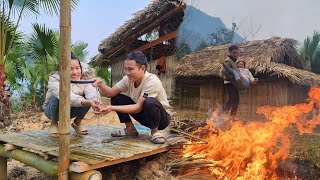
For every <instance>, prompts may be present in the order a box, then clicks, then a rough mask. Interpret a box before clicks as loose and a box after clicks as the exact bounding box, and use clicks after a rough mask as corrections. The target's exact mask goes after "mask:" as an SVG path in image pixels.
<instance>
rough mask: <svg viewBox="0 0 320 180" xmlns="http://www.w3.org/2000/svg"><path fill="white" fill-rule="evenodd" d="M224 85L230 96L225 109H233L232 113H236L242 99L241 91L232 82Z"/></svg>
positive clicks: (227, 110)
mask: <svg viewBox="0 0 320 180" xmlns="http://www.w3.org/2000/svg"><path fill="white" fill-rule="evenodd" d="M224 87H225V89H226V91H227V93H228V96H229V98H228V101H227V103H226V105H225V107H224V110H223V111H224V112H226V113H229V111H230V110H231V111H230V115H236V114H237V110H238V106H239V101H240V98H239V91H238V89H237V88H236V87H234V85H233V84H232V83H227V84H224Z"/></svg>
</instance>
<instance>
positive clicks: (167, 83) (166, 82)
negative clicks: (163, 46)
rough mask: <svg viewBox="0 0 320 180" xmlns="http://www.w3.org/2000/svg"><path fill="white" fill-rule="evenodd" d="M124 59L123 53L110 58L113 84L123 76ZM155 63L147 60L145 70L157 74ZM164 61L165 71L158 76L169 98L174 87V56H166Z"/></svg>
mask: <svg viewBox="0 0 320 180" xmlns="http://www.w3.org/2000/svg"><path fill="white" fill-rule="evenodd" d="M124 60H125V55H123V56H119V57H116V58H114V59H112V61H113V62H114V63H112V64H111V76H112V85H115V84H116V83H117V82H119V81H120V80H121V79H122V77H123V76H124ZM156 63H157V61H156V60H154V61H149V63H148V68H147V71H148V72H151V73H153V74H156V75H157V70H156ZM166 63H167V64H166V66H167V70H166V73H164V74H163V73H161V74H160V76H158V77H159V79H160V80H161V82H162V84H163V87H164V89H165V90H166V93H167V95H168V98H171V97H172V95H173V91H174V89H175V76H174V72H173V68H174V65H175V63H176V58H175V56H169V57H167V59H166Z"/></svg>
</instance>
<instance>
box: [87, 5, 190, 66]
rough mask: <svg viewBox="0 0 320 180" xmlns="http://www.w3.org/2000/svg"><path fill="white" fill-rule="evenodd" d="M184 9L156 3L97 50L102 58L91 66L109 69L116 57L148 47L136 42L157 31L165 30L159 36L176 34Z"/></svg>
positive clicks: (92, 60) (95, 60)
mask: <svg viewBox="0 0 320 180" xmlns="http://www.w3.org/2000/svg"><path fill="white" fill-rule="evenodd" d="M184 9H185V4H184V3H183V2H182V0H153V1H152V2H151V3H150V4H149V5H148V6H147V7H145V8H144V9H143V10H141V11H138V12H136V13H135V14H134V17H133V18H132V19H130V20H128V21H126V22H125V23H124V24H123V25H122V26H120V27H119V28H118V29H117V30H116V31H115V32H114V33H112V34H111V35H110V36H109V37H107V38H106V39H104V40H103V41H101V44H100V45H99V47H98V50H99V52H100V54H98V55H96V56H95V57H93V58H92V59H91V64H94V65H110V64H111V63H112V62H110V61H112V58H113V57H116V56H118V55H119V54H122V53H123V52H128V51H130V50H133V49H136V48H138V47H140V46H142V45H145V44H146V43H147V42H143V41H137V39H138V38H139V37H141V36H142V35H144V34H145V33H148V32H151V31H152V30H154V29H155V28H156V27H161V28H163V29H161V30H163V32H159V33H160V36H161V35H164V34H169V33H171V32H174V31H175V30H176V29H177V28H178V27H179V25H180V23H181V22H182V21H183V16H184ZM161 33H162V34H161ZM158 49H162V50H163V51H165V50H166V51H168V50H169V48H165V47H160V48H159V47H158ZM171 51H173V48H171ZM166 53H168V52H166ZM169 53H172V52H169Z"/></svg>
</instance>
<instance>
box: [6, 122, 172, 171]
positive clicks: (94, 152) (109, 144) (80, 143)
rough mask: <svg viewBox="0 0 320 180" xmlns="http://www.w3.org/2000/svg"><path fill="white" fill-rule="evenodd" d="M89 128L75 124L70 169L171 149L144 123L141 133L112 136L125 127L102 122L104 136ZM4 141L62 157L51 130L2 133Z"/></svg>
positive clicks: (120, 161)
mask: <svg viewBox="0 0 320 180" xmlns="http://www.w3.org/2000/svg"><path fill="white" fill-rule="evenodd" d="M86 128H87V129H88V132H89V134H88V135H85V136H79V135H76V134H75V132H74V130H73V129H72V128H71V134H70V142H71V143H70V160H71V164H70V167H69V170H70V171H73V172H77V173H81V172H86V171H89V170H93V169H97V168H101V167H106V166H110V165H114V164H118V163H122V162H126V161H131V160H135V159H139V158H142V157H146V156H150V155H154V154H158V153H161V152H165V151H167V150H168V149H169V145H168V144H162V145H161V144H153V143H151V142H150V130H149V129H148V128H145V127H143V126H139V125H137V126H136V128H137V130H138V132H139V136H137V137H111V135H110V134H111V132H112V131H114V130H117V129H120V130H122V127H119V126H111V125H108V126H107V125H100V126H99V129H100V140H99V131H98V128H97V126H86ZM122 132H123V130H122ZM164 134H165V136H168V135H169V132H167V131H165V132H164ZM101 140H102V143H101ZM1 144H2V147H3V145H4V144H11V145H14V146H15V147H17V149H20V150H23V151H24V152H32V153H36V154H37V155H38V156H42V157H44V159H45V160H48V159H50V161H57V159H58V154H59V152H58V147H59V145H58V138H51V137H48V131H47V130H37V131H25V132H20V133H10V134H2V135H0V145H1ZM0 151H1V150H0ZM0 155H1V152H0ZM48 157H50V158H48Z"/></svg>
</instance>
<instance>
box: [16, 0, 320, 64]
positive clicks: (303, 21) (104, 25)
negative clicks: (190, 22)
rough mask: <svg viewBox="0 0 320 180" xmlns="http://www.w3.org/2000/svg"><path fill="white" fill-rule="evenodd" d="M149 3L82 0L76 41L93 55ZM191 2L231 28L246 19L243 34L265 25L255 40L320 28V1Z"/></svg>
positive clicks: (54, 21) (52, 23) (75, 19)
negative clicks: (110, 36)
mask: <svg viewBox="0 0 320 180" xmlns="http://www.w3.org/2000/svg"><path fill="white" fill-rule="evenodd" d="M149 3H150V0H116V1H114V0H113V1H111V0H80V4H79V6H78V7H77V9H76V10H75V11H74V12H73V14H72V40H73V42H74V41H79V40H81V41H84V42H87V43H89V47H88V51H89V52H90V58H91V57H92V56H94V55H95V54H96V53H97V52H98V45H99V44H100V41H101V40H103V39H105V38H106V37H108V36H109V35H110V34H111V33H112V32H114V31H115V30H116V28H118V27H119V26H121V25H122V24H123V23H124V22H125V21H126V20H128V19H131V18H132V14H133V13H134V12H136V11H138V10H141V9H143V8H144V7H146V6H147V5H148V4H149ZM188 3H189V4H191V5H194V6H195V7H197V8H198V9H200V10H202V11H204V12H205V13H207V14H209V15H212V16H216V17H220V18H221V19H222V21H223V22H224V23H225V24H226V26H227V27H231V23H232V22H235V23H237V24H238V25H239V24H240V23H241V22H243V23H242V26H241V27H240V29H239V33H240V34H241V33H242V34H244V32H246V34H248V32H249V30H250V29H251V28H250V27H251V25H252V26H253V28H252V29H253V30H256V29H257V28H258V27H259V26H260V25H261V28H260V30H259V32H258V33H257V34H256V36H255V37H254V38H255V39H265V38H270V37H272V36H275V35H276V36H281V37H290V38H294V39H297V40H299V41H303V39H304V38H305V37H306V36H308V35H312V34H313V31H314V30H318V31H320V10H319V7H320V0H304V1H302V0H188ZM244 20H246V21H244ZM37 21H38V22H40V23H46V25H47V26H49V27H52V28H55V29H58V28H59V18H57V17H54V18H52V17H40V18H39V19H38V20H37ZM30 22H35V21H34V20H29V21H24V23H23V24H21V27H20V30H22V31H25V32H27V33H28V32H31V26H30ZM250 38H251V37H250V36H249V39H250Z"/></svg>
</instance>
